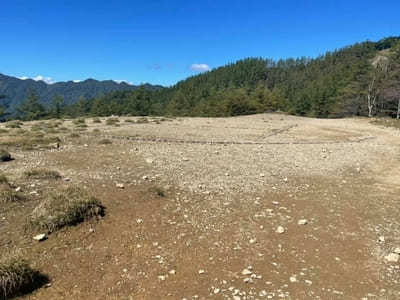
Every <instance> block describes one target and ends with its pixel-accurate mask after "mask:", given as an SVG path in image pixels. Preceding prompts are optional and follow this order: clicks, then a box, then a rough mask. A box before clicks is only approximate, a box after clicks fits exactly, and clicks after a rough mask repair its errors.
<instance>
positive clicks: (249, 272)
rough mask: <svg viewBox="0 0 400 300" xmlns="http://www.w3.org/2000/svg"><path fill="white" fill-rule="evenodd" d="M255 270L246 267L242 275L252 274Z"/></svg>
mask: <svg viewBox="0 0 400 300" xmlns="http://www.w3.org/2000/svg"><path fill="white" fill-rule="evenodd" d="M252 273H253V272H252V271H250V270H249V269H244V270H243V271H242V275H251V274H252Z"/></svg>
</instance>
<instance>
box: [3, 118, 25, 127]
mask: <svg viewBox="0 0 400 300" xmlns="http://www.w3.org/2000/svg"><path fill="white" fill-rule="evenodd" d="M22 125H24V123H22V122H21V121H18V120H15V121H10V122H7V123H6V128H21V126H22Z"/></svg>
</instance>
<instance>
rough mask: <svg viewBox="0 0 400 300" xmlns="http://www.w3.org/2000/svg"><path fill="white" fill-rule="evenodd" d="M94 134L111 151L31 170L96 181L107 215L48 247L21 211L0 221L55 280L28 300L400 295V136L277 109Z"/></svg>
mask: <svg viewBox="0 0 400 300" xmlns="http://www.w3.org/2000/svg"><path fill="white" fill-rule="evenodd" d="M90 127H93V128H98V129H100V130H101V131H102V133H101V135H103V136H108V137H109V138H110V139H111V140H112V141H113V144H111V145H98V144H97V141H98V139H99V137H96V136H94V135H92V134H88V135H87V136H85V137H82V138H80V139H79V140H76V141H73V142H71V141H69V140H66V142H65V143H64V146H63V147H62V148H61V149H60V150H57V151H48V152H38V153H36V155H37V157H36V160H35V162H34V164H35V165H39V166H46V167H48V168H53V169H57V170H59V171H60V172H61V173H62V174H63V176H64V177H69V178H71V182H68V183H64V184H79V185H82V186H86V187H87V188H88V189H89V190H91V191H92V192H93V193H94V194H95V195H96V196H97V197H98V198H99V199H101V201H102V202H103V204H104V205H105V206H106V208H107V211H106V216H105V218H104V219H103V220H101V221H99V222H94V221H93V222H90V223H84V224H81V225H79V226H76V227H74V228H69V229H65V230H62V231H61V232H59V233H56V234H53V235H51V236H50V238H49V239H48V240H47V241H45V242H43V243H32V242H31V241H30V240H29V238H21V239H17V238H15V239H14V238H13V236H14V235H17V234H18V226H19V225H18V220H20V219H21V216H20V215H18V213H15V215H11V214H5V217H6V222H5V221H3V222H2V223H0V224H1V225H2V226H3V227H1V226H0V236H1V237H4V236H5V235H6V233H7V232H8V233H10V232H12V233H14V235H11V236H12V237H10V234H8V235H7V238H8V239H9V240H10V247H11V245H19V246H20V247H23V248H24V249H25V251H26V253H27V255H28V256H29V258H30V260H31V261H32V262H34V266H35V267H37V268H39V269H40V270H41V271H43V272H44V273H46V274H49V276H50V277H51V282H52V285H51V287H49V288H41V289H39V290H37V291H35V292H34V293H33V294H31V295H29V296H26V298H29V299H83V298H85V299H179V300H183V299H234V300H239V299H242V300H243V299H247V300H249V299H399V298H400V285H399V281H400V265H399V263H389V262H387V261H386V260H385V258H384V257H385V256H386V255H387V254H388V253H390V252H391V251H393V249H394V248H395V247H400V235H399V233H400V219H399V218H398V215H399V212H400V204H399V202H398V198H397V197H398V196H397V195H398V193H399V187H398V185H397V182H398V180H399V178H400V177H399V176H400V164H399V160H400V156H399V155H398V153H400V152H399V150H400V140H399V139H398V137H399V133H398V131H396V130H393V129H388V128H380V127H377V126H374V125H371V124H369V123H368V121H367V120H365V119H345V120H317V119H306V118H296V117H289V116H283V115H276V114H267V115H257V116H249V117H238V118H228V119H206V118H205V119H201V118H192V119H181V120H180V119H179V120H174V121H171V122H163V123H161V124H154V123H149V124H132V125H130V124H123V125H122V126H121V127H118V128H112V127H109V126H108V127H107V126H104V125H90ZM128 136H130V137H134V138H133V139H128V138H126V137H128ZM191 141H198V142H196V143H191ZM16 158H17V159H16V160H15V161H13V162H12V163H10V164H7V165H4V166H1V168H2V169H3V171H5V172H6V173H8V174H11V175H12V174H14V176H15V178H18V174H20V173H21V172H22V171H23V170H25V169H28V168H30V167H32V164H33V163H32V159H31V156H29V155H27V154H26V153H24V152H20V153H17V154H16ZM116 183H123V184H124V185H125V189H118V188H117V187H116ZM154 187H157V188H159V189H162V190H163V191H165V194H166V196H165V197H161V196H158V195H157V193H155V192H154ZM29 209H31V208H30V206H29V204H27V206H26V211H29ZM24 213H26V212H21V213H20V214H24ZM0 218H1V215H0ZM301 220H306V221H303V222H304V223H306V224H304V225H299V224H298V222H299V221H300V223H301ZM280 226H281V227H283V229H284V232H283V233H277V232H276V231H277V229H278V227H280ZM14 227H15V228H16V229H15V228H14ZM13 228H14V229H13ZM90 229H94V232H91V231H92V230H90ZM382 236H384V237H385V241H384V242H378V239H379V237H382ZM0 241H1V240H0Z"/></svg>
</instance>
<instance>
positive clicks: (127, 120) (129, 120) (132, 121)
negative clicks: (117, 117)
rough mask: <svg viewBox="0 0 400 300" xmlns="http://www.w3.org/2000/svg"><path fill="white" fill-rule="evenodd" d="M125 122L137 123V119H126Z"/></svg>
mask: <svg viewBox="0 0 400 300" xmlns="http://www.w3.org/2000/svg"><path fill="white" fill-rule="evenodd" d="M125 122H126V123H135V120H132V119H126V120H125Z"/></svg>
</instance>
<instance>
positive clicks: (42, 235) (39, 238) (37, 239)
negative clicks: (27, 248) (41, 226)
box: [33, 233, 47, 242]
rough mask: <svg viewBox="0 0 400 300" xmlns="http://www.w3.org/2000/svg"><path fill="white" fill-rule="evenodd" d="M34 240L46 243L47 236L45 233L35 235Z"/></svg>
mask: <svg viewBox="0 0 400 300" xmlns="http://www.w3.org/2000/svg"><path fill="white" fill-rule="evenodd" d="M33 239H34V240H35V241H38V242H41V241H44V240H45V239H47V237H46V234H45V233H41V234H38V235H35V236H34V237H33Z"/></svg>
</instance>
